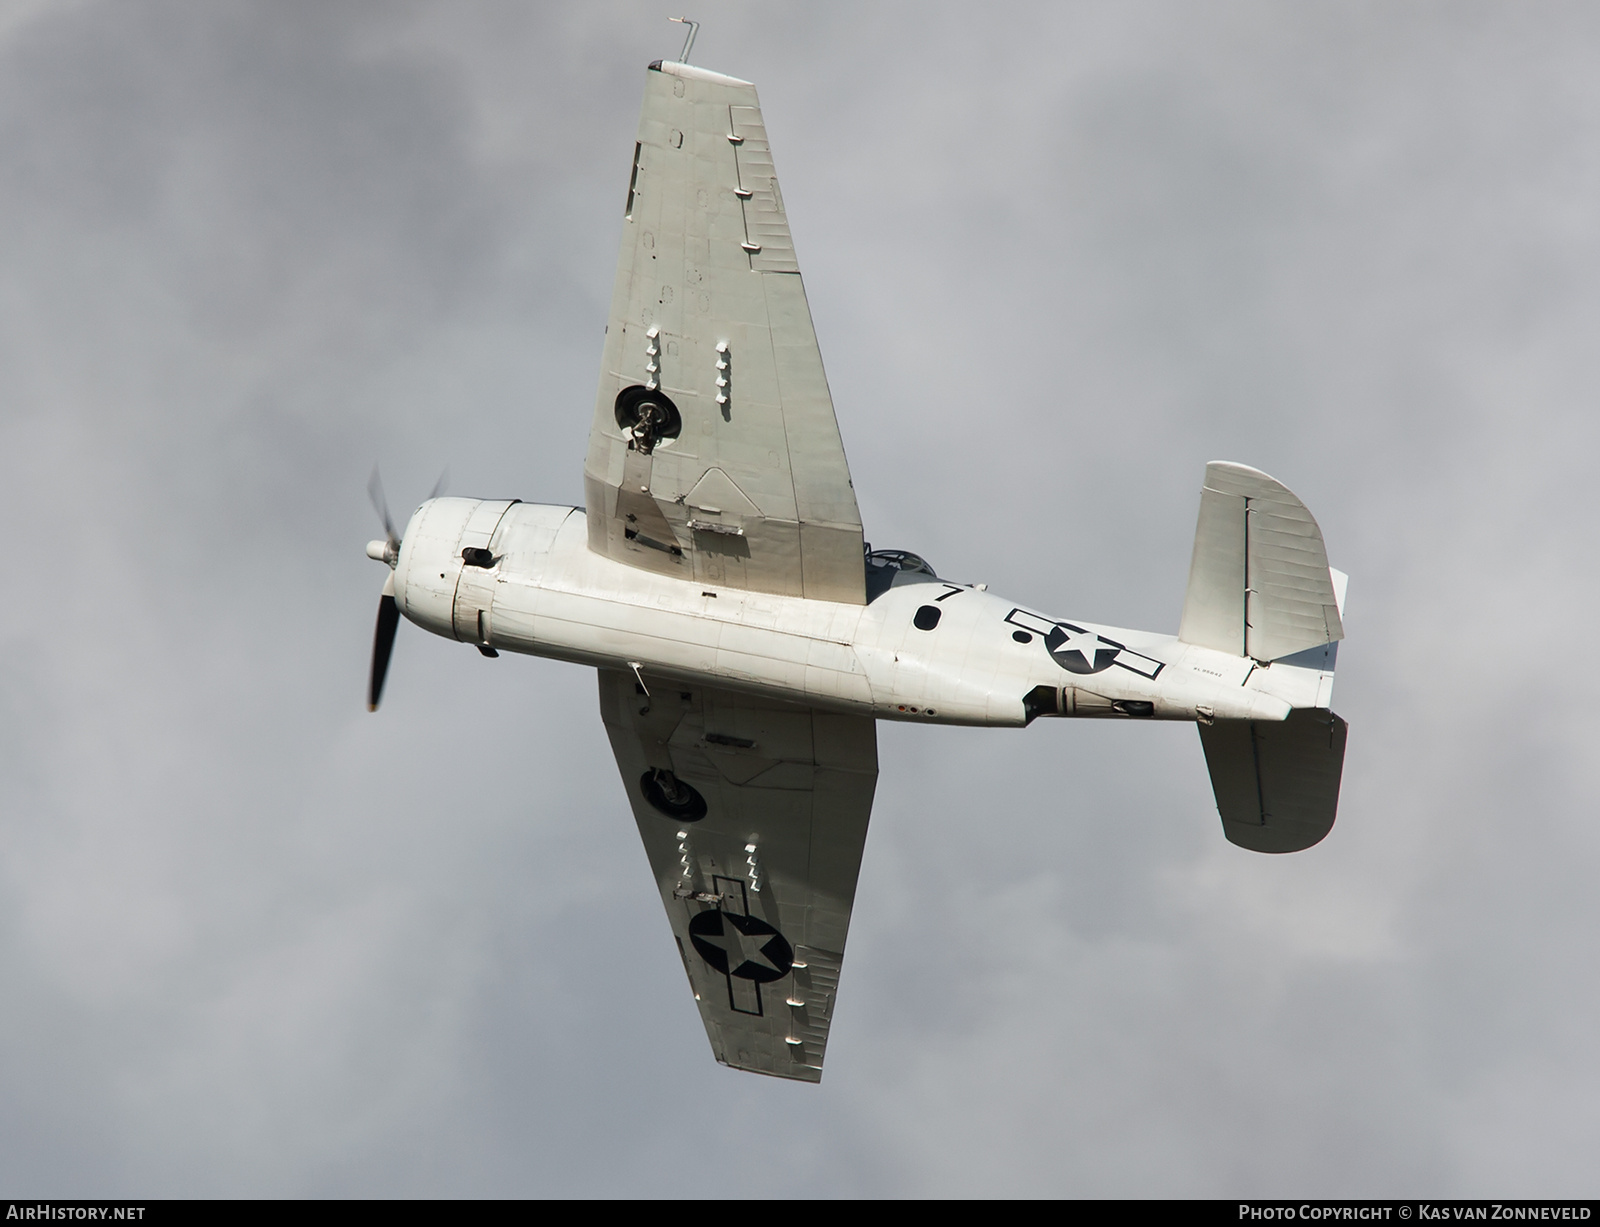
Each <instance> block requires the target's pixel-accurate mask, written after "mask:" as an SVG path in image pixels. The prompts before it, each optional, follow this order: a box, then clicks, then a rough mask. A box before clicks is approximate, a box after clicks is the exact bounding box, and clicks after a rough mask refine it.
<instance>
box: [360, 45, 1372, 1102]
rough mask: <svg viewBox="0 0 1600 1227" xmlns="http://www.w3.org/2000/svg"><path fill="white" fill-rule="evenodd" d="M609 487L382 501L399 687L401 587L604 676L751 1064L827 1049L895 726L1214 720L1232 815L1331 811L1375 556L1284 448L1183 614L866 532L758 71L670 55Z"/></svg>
mask: <svg viewBox="0 0 1600 1227" xmlns="http://www.w3.org/2000/svg"><path fill="white" fill-rule="evenodd" d="M584 491H585V497H586V499H587V501H588V507H587V509H585V508H582V507H568V506H549V505H543V504H537V503H524V502H520V501H518V500H515V499H498V500H495V499H489V500H478V499H468V498H440V497H435V498H431V499H429V500H428V501H427V502H425V503H423V504H422V506H420V507H419V508H418V509H417V510H416V512H415V513H414V514H413V515H412V517H411V520H410V523H409V524H408V525H407V526H406V529H405V532H404V534H403V535H399V534H396V533H395V532H394V530H393V528H392V526H387V515H385V519H386V526H387V527H388V536H387V539H385V540H382V541H374V542H372V543H371V544H370V545H369V546H368V547H367V552H368V554H369V555H370V556H371V557H373V558H375V559H378V560H380V561H382V562H385V563H387V564H388V566H389V568H390V574H389V577H388V579H387V581H386V582H385V584H384V588H383V596H382V599H381V601H380V604H379V611H378V624H377V633H376V637H375V642H374V645H373V656H372V674H371V682H370V687H369V693H368V705H369V707H370V708H371V709H373V710H376V709H377V706H378V700H379V697H380V695H381V693H382V690H383V682H384V676H385V673H386V671H387V668H388V663H389V654H390V650H391V648H392V646H393V643H394V634H395V629H396V626H397V625H398V622H399V618H400V616H401V615H404V616H405V617H406V618H408V619H409V620H410V621H412V622H414V623H416V624H417V625H418V626H421V627H423V628H424V629H425V630H429V631H432V632H434V633H435V634H438V635H443V636H446V637H448V638H452V639H458V640H461V641H462V642H465V643H470V644H474V645H476V647H477V649H478V650H479V651H480V652H482V653H484V654H485V655H488V656H494V655H497V654H498V653H499V652H507V651H509V652H522V653H527V654H529V655H534V656H547V657H552V658H554V659H557V660H566V661H574V662H577V663H580V664H584V665H592V666H594V667H595V668H596V669H597V670H598V672H599V681H600V714H601V718H602V720H603V721H604V722H605V726H606V731H607V733H608V734H609V736H610V739H611V747H612V750H613V752H614V753H615V755H616V760H617V766H618V767H619V768H620V769H621V772H622V782H623V784H624V786H625V787H626V789H627V793H628V799H629V801H630V802H631V803H632V806H633V813H634V818H635V820H636V821H637V823H638V827H639V834H640V836H641V837H642V838H643V840H644V845H645V849H646V852H647V853H648V855H649V860H650V866H651V869H652V871H653V872H654V874H655V877H656V884H657V886H658V887H659V889H660V891H661V899H662V902H663V903H664V904H665V905H666V909H667V915H668V917H669V919H670V921H671V927H672V933H673V937H674V939H675V940H676V942H677V946H678V954H679V956H680V957H681V959H682V961H683V966H684V970H685V971H686V972H687V973H688V977H689V983H690V986H691V988H692V989H693V992H694V997H695V1000H696V1001H697V1002H698V1003H699V1007H700V1014H701V1017H702V1019H703V1020H704V1022H705V1027H706V1032H707V1034H708V1035H709V1037H710V1040H711V1048H712V1051H713V1052H714V1053H715V1054H716V1057H717V1060H719V1061H721V1062H723V1063H724V1064H727V1065H731V1066H733V1067H735V1068H738V1069H744V1070H753V1071H756V1072H758V1073H764V1074H773V1075H776V1076H779V1077H785V1078H797V1079H803V1080H807V1081H812V1082H815V1081H817V1080H819V1079H820V1078H821V1076H822V1061H823V1054H824V1050H825V1047H826V1044H827V1037H828V1027H829V1024H830V1022H831V1021H832V1018H833V1011H834V1005H835V995H836V990H837V987H838V982H839V970H840V964H841V961H842V959H843V957H844V947H845V935H846V932H847V930H848V928H849V923H850V909H851V906H852V903H853V901H854V898H855V890H856V878H857V875H858V873H859V870H860V866H861V857H862V850H863V846H864V844H865V841H866V834H867V819H868V815H869V813H870V811H871V808H872V795H873V790H874V787H875V785H876V783H877V773H878V756H877V734H876V721H878V720H903V721H913V722H922V723H929V724H957V725H978V726H1001V727H1008V728H1022V727H1025V726H1027V725H1029V724H1031V723H1033V721H1034V720H1035V719H1038V718H1054V717H1096V718H1104V719H1116V720H1187V721H1193V722H1194V723H1196V724H1197V726H1198V727H1199V731H1200V741H1201V745H1202V747H1203V748H1204V752H1205V759H1206V764H1207V766H1208V768H1209V769H1210V773H1211V782H1212V786H1213V790H1214V793H1215V796H1216V803H1217V809H1218V811H1219V813H1220V814H1221V818H1222V829H1223V833H1224V835H1226V837H1227V838H1228V839H1229V840H1231V841H1232V842H1233V843H1235V844H1238V845H1240V846H1242V847H1244V848H1249V849H1253V850H1255V851H1258V852H1291V851H1295V850H1298V849H1303V848H1307V847H1309V846H1310V845H1312V844H1314V843H1316V842H1317V841H1318V840H1320V839H1321V838H1322V837H1323V836H1324V835H1326V834H1327V833H1328V830H1329V829H1330V828H1331V826H1332V825H1333V819H1334V812H1335V809H1336V807H1337V804H1338V796H1339V779H1340V774H1341V771H1342V767H1343V762H1344V747H1345V723H1344V721H1343V720H1341V719H1340V718H1339V717H1338V716H1336V715H1334V714H1333V713H1332V711H1331V710H1330V708H1329V701H1330V697H1331V693H1332V687H1333V675H1334V673H1333V671H1334V659H1335V649H1336V647H1337V644H1338V641H1339V640H1340V639H1341V638H1342V637H1343V634H1344V631H1343V627H1342V624H1341V608H1342V606H1343V601H1344V576H1343V575H1341V574H1340V573H1339V572H1337V571H1330V569H1329V567H1328V560H1327V555H1326V553H1325V551H1324V548H1323V543H1322V535H1321V532H1320V530H1319V529H1318V527H1317V523H1316V521H1315V520H1314V519H1313V518H1312V516H1311V513H1310V512H1309V511H1307V510H1306V508H1305V506H1304V505H1303V504H1302V503H1301V502H1300V500H1299V499H1297V498H1296V497H1295V496H1294V495H1293V494H1291V493H1290V492H1289V490H1288V489H1286V488H1285V487H1284V486H1283V485H1281V484H1280V483H1279V482H1277V481H1275V480H1273V479H1272V478H1271V477H1268V476H1267V475H1266V474H1265V473H1261V472H1258V471H1257V470H1255V469H1252V468H1248V467H1246V466H1244V465H1239V464H1226V463H1215V464H1210V465H1208V466H1207V467H1206V473H1205V481H1204V485H1203V487H1202V489H1201V494H1200V519H1199V527H1198V530H1197V532H1196V534H1195V543H1194V555H1193V560H1192V562H1191V566H1190V571H1189V586H1188V591H1187V593H1186V595H1185V598H1184V605H1183V615H1182V619H1181V621H1180V623H1179V627H1178V633H1177V634H1176V635H1163V634H1153V633H1150V632H1146V631H1136V630H1123V629H1120V628H1117V627H1110V626H1102V625H1099V624H1096V623H1093V622H1086V621H1082V620H1078V619H1074V620H1071V621H1063V620H1061V619H1059V618H1055V617H1052V616H1050V615H1048V614H1044V613H1040V612H1039V611H1037V610H1035V609H1031V608H1029V607H1028V606H1026V605H1022V604H1019V603H1017V602H1015V601H1012V600H1008V599H1006V598H1003V597H1001V596H999V595H997V594H995V593H992V592H989V591H987V590H986V589H985V587H984V586H983V585H981V584H979V585H973V584H964V583H953V582H950V581H948V580H945V579H943V578H941V577H940V576H938V575H936V574H935V573H934V571H933V568H932V567H930V566H929V565H928V564H927V563H926V562H925V561H923V560H922V559H921V558H919V557H918V556H917V555H915V554H912V553H908V552H905V551H898V550H872V549H871V547H870V546H867V545H866V544H865V543H864V539H863V533H862V525H861V516H860V513H859V511H858V510H857V507H856V498H855V491H854V489H853V487H852V485H851V481H850V470H849V467H848V466H847V464H846V462H845V455H844V445H843V443H842V442H841V440H840V436H839V427H838V423H837V421H836V420H835V417H834V412H833V403H832V400H831V399H830V397H829V393H828V385H827V381H826V379H825V378H824V375H823V369H822V358H821V355H820V353H819V351H818V348H817V340H816V335H815V333H814V331H813V329H812V323H811V314H810V309H809V308H808V306H807V304H806V297H805V290H804V288H803V286H802V283H801V279H800V269H799V265H798V264H797V263H796V260H795V251H794V244H793V241H792V240H791V238H790V233H789V223H788V220H787V217H786V215H785V212H784V206H783V197H782V195H781V194H780V192H779V190H778V180H777V178H776V176H775V173H774V168H773V161H772V153H771V149H770V147H769V145H768V143H767V133H766V128H765V126H764V124H763V122H762V117H761V109H760V106H759V105H758V103H757V99H756V91H755V88H754V86H752V85H751V84H749V83H748V82H746V81H741V80H738V79H736V78H733V77H727V76H723V75H721V74H719V73H715V72H709V71H706V70H705V69H702V68H697V67H692V66H690V65H689V64H687V63H684V62H670V61H668V62H657V63H655V64H652V65H650V68H649V71H648V72H647V73H646V74H645V96H644V111H643V115H642V116H641V118H640V121H639V133H638V139H637V141H636V142H635V144H634V147H633V168H632V172H631V175H630V177H629V181H628V192H627V205H626V209H625V211H624V220H623V237H622V250H621V256H620V258H619V260H618V265H617V277H616V284H615V289H614V291H613V294H612V299H611V313H610V318H609V322H608V324H607V329H606V340H605V352H604V360H603V363H602V365H601V372H600V388H599V395H598V399H597V402H596V405H595V413H594V423H593V426H592V428H591V431H590V435H589V450H588V456H587V459H586V462H585V465H584ZM380 501H381V500H380Z"/></svg>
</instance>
